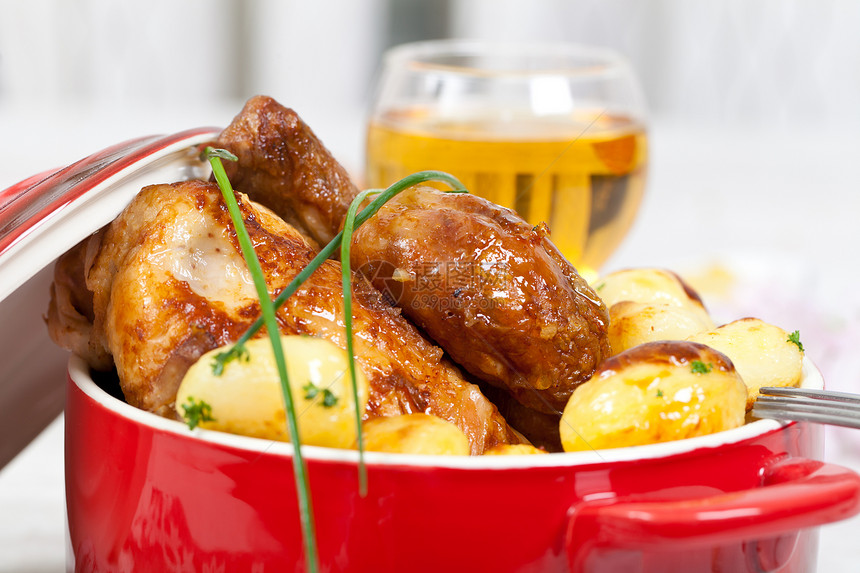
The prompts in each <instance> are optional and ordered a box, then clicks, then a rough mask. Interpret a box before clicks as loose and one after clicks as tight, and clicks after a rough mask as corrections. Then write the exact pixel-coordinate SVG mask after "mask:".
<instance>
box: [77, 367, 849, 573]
mask: <svg viewBox="0 0 860 573" xmlns="http://www.w3.org/2000/svg"><path fill="white" fill-rule="evenodd" d="M804 385H805V386H807V387H821V386H822V380H821V377H820V374H819V373H818V371H817V370H816V369H815V368H814V367H812V366H811V365H809V364H805V369H804ZM291 448H292V446H291V445H290V444H285V443H272V442H268V441H265V440H259V439H255V438H248V437H243V436H234V435H229V434H224V433H220V432H214V431H206V430H201V429H197V430H194V431H191V430H189V429H188V428H187V427H186V426H184V425H183V424H181V423H179V422H174V421H171V420H166V419H163V418H160V417H157V416H155V415H152V414H149V413H147V412H143V411H140V410H137V409H135V408H133V407H131V406H129V405H127V404H125V403H124V402H122V401H121V400H119V399H117V398H114V397H112V396H111V395H109V394H108V393H107V392H105V391H104V390H103V389H102V388H100V387H99V386H98V385H97V384H96V383H94V381H93V379H92V378H91V377H90V375H89V373H88V370H87V368H86V366H85V364H84V363H83V362H82V361H81V360H79V359H77V358H73V359H72V360H71V363H70V368H69V387H68V398H67V404H66V492H67V507H68V518H69V535H70V540H71V550H72V552H73V555H72V560H73V563H74V569H75V570H76V571H82V572H90V571H111V572H117V571H260V572H262V571H301V570H304V562H303V552H302V537H301V530H300V525H299V517H298V510H297V501H296V499H297V498H296V488H295V483H294V481H293V472H292V466H291ZM303 451H304V453H305V455H306V457H307V464H308V472H309V475H310V482H311V491H312V499H313V506H314V514H315V517H316V525H317V533H318V547H319V552H320V560H321V564H322V569H323V571H372V572H383V571H398V572H402V571H411V572H421V571H428V572H430V571H433V572H438V571H446V572H453V571H493V572H504V571H575V572H601V573H605V572H611V571H623V572H625V573H628V572H638V571H642V572H644V571H659V572H666V571H684V572H692V571H730V572H733V573H739V572H744V571H750V572H761V571H781V572H808V571H811V570H814V567H815V556H816V543H817V532H816V531H815V530H814V529H812V528H813V527H815V526H817V525H820V524H823V523H827V522H831V521H835V520H839V519H842V518H845V517H848V516H850V515H853V514H854V513H856V512H857V511H858V509H860V506H858V503H860V502H859V501H858V500H860V476H858V475H857V474H855V473H854V472H852V471H850V470H847V469H844V468H841V467H838V466H833V465H830V464H825V463H823V462H820V461H815V460H816V458H818V457H819V456H820V454H821V432H820V428H819V427H816V426H812V425H808V424H804V423H779V422H776V421H773V420H759V421H756V422H753V423H750V424H747V425H746V426H743V427H741V428H737V429H735V430H731V431H727V432H721V433H718V434H713V435H710V436H704V437H700V438H694V439H688V440H681V441H677V442H669V443H663V444H655V445H650V446H640V447H632V448H621V449H616V450H603V451H599V452H580V453H569V454H550V455H544V456H511V457H502V456H500V457H476V458H469V457H464V458H460V457H433V456H406V455H392V454H378V453H372V452H371V453H368V454H367V464H368V492H367V496H366V497H361V496H360V495H359V492H358V479H357V463H356V462H357V454H356V452H352V451H345V450H334V449H327V448H319V447H305V448H304V449H303Z"/></svg>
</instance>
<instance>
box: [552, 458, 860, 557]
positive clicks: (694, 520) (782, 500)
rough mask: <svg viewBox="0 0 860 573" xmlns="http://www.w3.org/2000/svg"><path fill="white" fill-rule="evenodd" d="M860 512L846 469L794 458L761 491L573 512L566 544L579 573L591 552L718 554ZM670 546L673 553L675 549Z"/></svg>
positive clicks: (858, 481)
mask: <svg viewBox="0 0 860 573" xmlns="http://www.w3.org/2000/svg"><path fill="white" fill-rule="evenodd" d="M858 511H860V476H858V475H857V474H856V473H855V472H853V471H852V470H849V469H846V468H843V467H841V466H837V465H833V464H826V463H823V462H819V461H813V460H807V459H802V458H788V459H786V460H783V461H781V462H778V463H776V464H774V465H773V466H771V467H770V468H768V469H766V470H765V475H764V478H763V482H762V487H755V488H752V489H748V490H743V491H737V492H730V493H723V494H718V495H714V496H711V497H704V498H698V499H689V500H683V501H634V500H629V499H628V500H624V499H622V500H615V501H607V500H603V501H599V500H598V501H593V502H584V503H581V504H578V505H576V506H575V507H574V508H572V510H571V513H570V520H569V522H568V527H567V534H566V537H565V541H566V549H567V553H568V558H569V563H570V564H571V570H572V571H580V570H582V569H583V563H585V560H586V559H587V554H588V553H589V551H590V550H591V549H594V548H598V547H623V548H629V549H633V550H635V549H648V550H650V551H654V550H655V548H657V550H659V548H660V547H661V544H662V547H664V548H665V547H670V546H671V548H672V549H679V548H684V549H688V548H690V547H692V546H717V545H721V544H726V543H729V542H738V541H742V540H747V539H765V538H769V537H775V536H778V535H780V534H783V533H787V532H791V531H797V530H800V529H804V528H807V527H814V526H817V525H822V524H824V523H830V522H832V521H838V520H841V519H845V518H847V517H850V516H852V515H854V514H856V513H857V512H858ZM669 544H671V545H669Z"/></svg>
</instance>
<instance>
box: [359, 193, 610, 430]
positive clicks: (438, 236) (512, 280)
mask: <svg viewBox="0 0 860 573" xmlns="http://www.w3.org/2000/svg"><path fill="white" fill-rule="evenodd" d="M352 264H353V267H354V268H356V269H360V270H361V272H362V273H364V274H365V275H366V276H368V277H370V278H371V280H372V283H373V285H374V286H376V287H377V288H379V289H380V290H384V291H386V292H388V293H391V295H392V296H393V299H394V300H396V301H397V304H398V305H399V306H400V308H402V309H403V313H404V314H405V315H406V316H407V317H409V318H410V319H411V320H412V321H413V322H414V323H415V324H416V325H418V326H419V327H421V328H422V329H423V330H424V331H425V332H427V333H428V335H429V336H430V337H431V338H433V340H435V341H436V342H437V343H438V344H440V345H441V346H442V347H443V348H445V350H446V351H447V352H448V353H449V354H450V355H451V357H452V358H453V359H454V361H455V362H457V363H458V364H460V365H461V366H462V367H463V368H464V369H466V370H468V371H469V372H471V373H472V374H473V375H475V376H477V377H478V378H480V379H481V380H484V381H486V382H488V383H490V384H493V385H495V386H499V387H501V388H504V389H506V390H507V391H508V392H509V393H510V394H511V395H512V396H513V397H514V398H515V399H516V400H517V401H519V402H520V403H521V404H523V405H524V406H527V407H529V408H531V409H534V410H538V411H541V412H546V413H556V412H558V411H560V410H561V409H563V408H564V406H565V404H567V400H568V398H569V397H570V395H571V393H572V392H573V389H574V388H575V387H576V386H577V385H578V384H580V383H581V382H584V381H586V380H588V378H589V377H590V376H591V374H592V372H594V369H595V368H596V367H597V365H598V364H599V363H600V362H601V360H602V359H603V358H604V357H607V356H608V355H609V346H608V342H607V327H608V322H609V321H608V317H607V312H606V308H605V306H604V305H603V303H602V302H601V300H600V299H599V298H598V297H597V295H595V294H594V292H593V291H592V290H591V288H590V287H589V286H588V284H587V283H586V282H585V280H583V279H582V278H581V277H580V276H579V275H578V274H577V273H576V271H575V269H574V268H573V266H572V265H571V264H570V263H569V262H568V261H567V260H566V259H565V258H564V257H563V256H562V255H561V253H559V251H558V249H556V247H555V245H553V244H552V242H550V240H549V239H548V237H547V232H546V231H545V229H544V228H543V227H540V226H539V227H532V226H531V225H529V224H528V223H526V222H525V221H524V220H523V219H522V218H521V217H519V216H518V215H517V214H516V213H515V212H513V211H511V210H510V209H506V208H504V207H499V206H498V205H495V204H493V203H490V202H489V201H486V200H484V199H481V198H480V197H476V196H474V195H469V194H461V193H444V192H442V191H437V190H435V189H432V188H429V187H413V188H411V189H409V190H407V191H404V192H403V193H401V194H400V195H398V196H396V197H395V198H394V199H392V200H391V201H389V202H388V203H386V204H385V205H384V206H383V207H382V209H380V211H379V212H378V213H377V214H376V216H375V217H372V218H371V219H370V220H368V221H367V223H365V224H364V225H363V226H361V227H360V228H359V229H358V231H357V232H356V233H355V235H354V239H353V249H352Z"/></svg>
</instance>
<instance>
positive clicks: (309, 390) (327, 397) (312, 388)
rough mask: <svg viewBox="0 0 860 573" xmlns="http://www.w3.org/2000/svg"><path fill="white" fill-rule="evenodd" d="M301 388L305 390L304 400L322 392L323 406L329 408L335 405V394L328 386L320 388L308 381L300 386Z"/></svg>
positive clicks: (311, 398)
mask: <svg viewBox="0 0 860 573" xmlns="http://www.w3.org/2000/svg"><path fill="white" fill-rule="evenodd" d="M302 390H304V392H305V400H313V399H314V398H316V397H317V396H319V395H320V394H322V407H323V408H331V407H333V406H335V405H337V400H338V398H337V396H336V395H335V393H334V392H332V391H331V390H329V389H328V388H320V387H319V386H317V385H316V384H314V383H313V382H310V381H308V383H307V384H305V385H304V386H302Z"/></svg>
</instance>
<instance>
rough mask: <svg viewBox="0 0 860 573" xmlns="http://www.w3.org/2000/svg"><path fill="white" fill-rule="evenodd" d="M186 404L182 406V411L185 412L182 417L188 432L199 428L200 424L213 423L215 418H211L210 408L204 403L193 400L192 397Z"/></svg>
mask: <svg viewBox="0 0 860 573" xmlns="http://www.w3.org/2000/svg"><path fill="white" fill-rule="evenodd" d="M187 402H188V403H187V404H182V409H183V410H184V411H185V414H183V416H182V417H183V418H185V423H186V424H188V428H189V429H190V430H193V429H194V428H196V427H197V426H199V425H200V422H214V421H215V418H213V417H212V406H210V405H209V404H207V403H206V402H205V401H203V400H200V401H198V400H195V399H194V396H189V397H188V400H187Z"/></svg>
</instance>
